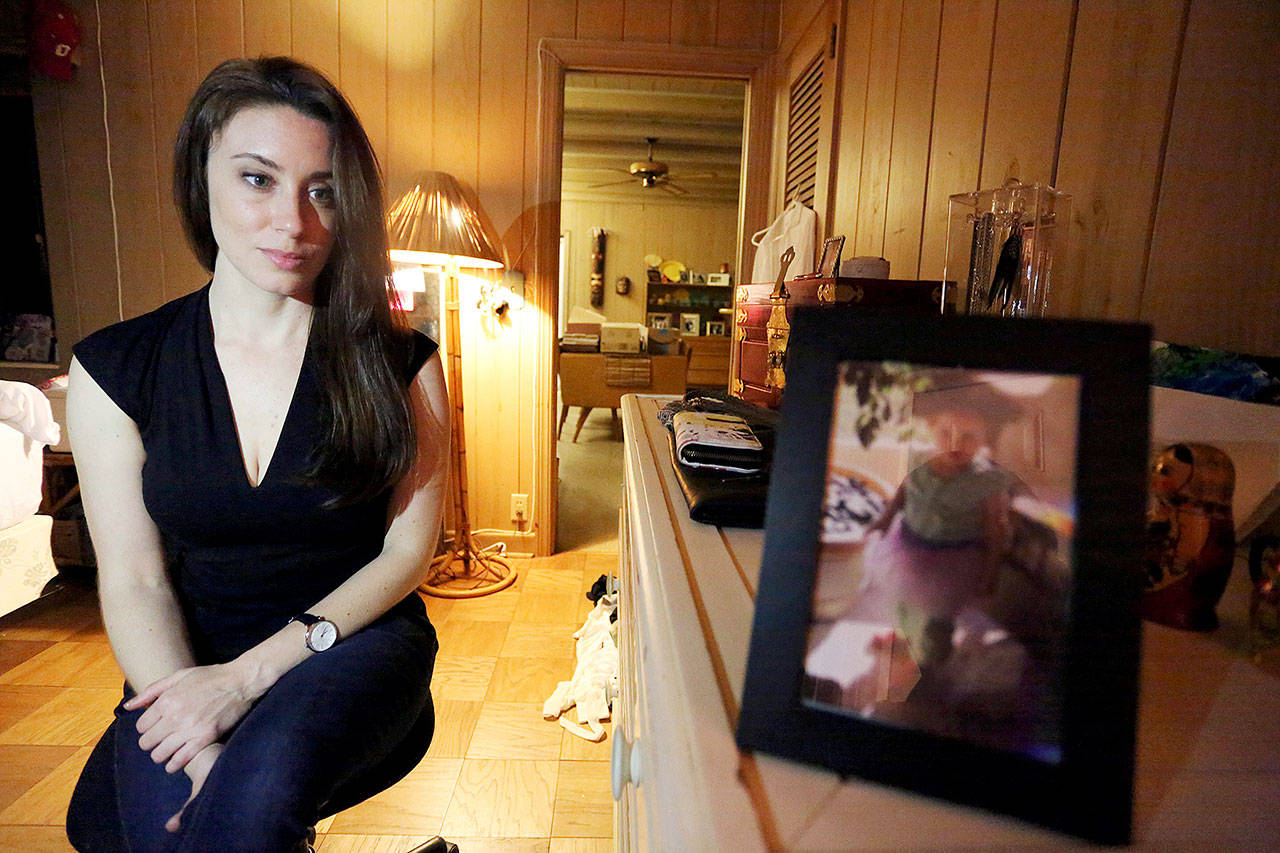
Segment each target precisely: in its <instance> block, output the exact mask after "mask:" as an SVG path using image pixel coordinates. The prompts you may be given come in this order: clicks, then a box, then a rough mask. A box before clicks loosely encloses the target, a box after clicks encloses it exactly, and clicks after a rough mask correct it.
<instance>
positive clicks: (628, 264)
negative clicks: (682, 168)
mask: <svg viewBox="0 0 1280 853" xmlns="http://www.w3.org/2000/svg"><path fill="white" fill-rule="evenodd" d="M597 227H599V228H604V229H605V230H606V232H608V237H607V241H606V245H605V270H604V306H603V307H602V308H593V309H592V310H593V311H598V312H600V313H603V314H604V315H605V316H606V317H608V318H609V321H610V322H613V323H644V322H645V292H646V291H645V264H644V257H645V255H650V254H656V255H658V256H659V257H661V258H662V259H663V260H677V261H680V262H681V263H683V264H684V265H685V266H686V267H688V268H689V269H691V270H693V271H694V272H698V273H709V272H716V271H718V270H719V269H720V264H722V263H727V264H729V265H730V267H731V268H732V266H733V263H734V261H733V259H734V257H735V256H736V254H737V245H736V243H737V237H738V207H737V205H725V204H720V205H714V204H695V203H692V202H688V203H684V202H680V201H678V200H673V201H672V202H647V203H643V204H637V203H635V202H616V201H587V200H582V201H573V200H571V199H568V198H566V199H565V200H564V202H563V204H562V206H561V210H560V232H561V233H562V234H565V233H567V234H568V235H569V236H568V239H569V258H570V261H569V269H568V270H567V276H566V278H567V287H566V291H567V293H566V294H565V295H566V297H567V298H566V299H565V303H566V307H565V316H566V317H567V316H568V310H569V308H572V307H573V306H574V305H581V306H583V307H585V308H590V307H591V302H590V296H591V229H592V228H597ZM623 275H625V276H627V277H628V278H630V279H631V292H630V293H628V294H627V295H625V296H621V295H619V294H618V293H616V292H615V291H614V286H613V283H614V280H615V279H617V278H618V277H619V276H623ZM735 280H736V278H735Z"/></svg>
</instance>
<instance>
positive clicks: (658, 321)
mask: <svg viewBox="0 0 1280 853" xmlns="http://www.w3.org/2000/svg"><path fill="white" fill-rule="evenodd" d="M645 325H646V326H648V327H649V328H650V329H669V328H671V315H670V314H648V315H646V316H645Z"/></svg>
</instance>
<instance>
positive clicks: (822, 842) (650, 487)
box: [613, 396, 1280, 853]
mask: <svg viewBox="0 0 1280 853" xmlns="http://www.w3.org/2000/svg"><path fill="white" fill-rule="evenodd" d="M665 399H666V398H654V397H635V396H628V397H625V398H624V399H623V409H622V412H623V428H624V431H625V434H626V461H625V482H626V485H625V488H626V505H625V507H624V508H623V511H622V519H621V535H620V537H619V552H620V553H619V562H620V573H619V577H620V583H621V592H622V597H621V604H620V608H619V611H620V612H619V629H620V630H619V640H618V644H619V652H620V654H621V664H622V669H621V675H622V678H621V696H620V697H619V698H618V699H616V700H615V702H614V735H613V736H614V744H613V747H614V750H613V759H614V761H613V764H614V766H613V784H614V795H615V799H616V800H617V803H616V810H615V815H616V821H617V827H616V835H617V840H618V848H619V849H620V850H623V851H628V850H649V851H659V852H660V853H665V851H675V850H724V851H732V853H747V851H754V850H770V849H772V850H919V849H948V850H954V849H958V848H968V849H981V850H991V849H996V848H998V849H1002V850H1044V849H1063V848H1071V847H1082V846H1084V845H1083V844H1082V843H1081V842H1078V841H1076V840H1074V839H1071V838H1068V837H1066V836H1062V835H1058V834H1056V833H1053V832H1049V831H1046V830H1043V829H1040V828H1038V827H1035V826H1033V825H1030V824H1026V823H1022V822H1020V821H1017V820H1015V819H1012V818H1007V817H1002V816H999V815H993V814H989V813H986V812H982V811H979V810H977V809H972V808H968V807H961V806H955V805H951V804H949V803H944V802H940V801H937V800H931V799H928V798H925V797H922V796H918V795H915V794H911V793H907V792H904V791H901V790H898V789H895V788H891V787H887V786H883V785H877V784H872V783H868V782H863V781H860V780H857V779H853V780H842V779H841V778H840V777H839V776H837V775H836V774H834V773H831V772H828V771H825V770H822V769H820V768H814V767H809V766H806V765H802V764H797V763H794V762H791V761H787V760H783V759H779V758H773V757H771V756H768V755H763V754H757V755H751V754H742V753H740V752H739V750H738V748H737V746H736V745H735V744H734V740H733V731H734V724H735V721H736V718H737V713H738V708H739V703H740V701H741V697H742V684H743V677H744V674H745V671H746V659H747V646H748V639H749V636H750V632H751V616H752V610H753V606H754V596H755V590H756V583H757V578H758V575H759V568H760V552H761V547H762V545H763V541H764V537H763V534H762V532H761V531H754V530H736V529H730V528H723V529H721V528H717V527H712V526H708V525H704V524H699V523H697V522H694V521H690V520H689V517H688V513H687V511H686V507H685V503H684V499H683V497H682V496H681V494H680V489H679V486H678V485H677V483H676V481H675V477H674V475H673V474H672V472H671V463H670V459H669V451H668V447H667V437H666V432H665V430H664V428H663V427H662V425H661V424H660V423H659V422H658V420H657V417H656V415H657V411H658V408H659V406H660V405H661V403H662V402H664V401H665ZM1247 596H1248V580H1247V577H1246V576H1245V571H1244V566H1243V565H1239V566H1237V568H1236V571H1235V572H1234V573H1233V577H1232V583H1231V587H1230V588H1229V590H1228V593H1227V596H1226V598H1224V600H1223V602H1222V604H1221V606H1220V608H1219V613H1220V615H1221V616H1222V617H1223V627H1222V628H1220V629H1219V630H1218V631H1216V632H1214V633H1213V634H1208V635H1200V634H1188V633H1182V632H1178V631H1174V630H1172V629H1168V628H1163V627H1161V626H1157V625H1147V626H1145V628H1144V634H1143V639H1144V647H1145V656H1144V663H1143V668H1142V685H1141V689H1142V693H1141V710H1140V725H1139V737H1138V742H1139V747H1138V782H1137V791H1136V797H1135V799H1136V805H1135V816H1134V836H1135V838H1136V840H1137V846H1138V847H1140V848H1144V849H1152V850H1170V849H1178V850H1189V849H1190V850H1222V849H1239V850H1254V849H1267V848H1269V849H1276V848H1277V846H1278V845H1280V666H1277V663H1276V658H1271V659H1270V661H1269V662H1268V664H1267V665H1265V666H1260V665H1257V664H1255V663H1253V662H1251V661H1249V660H1248V659H1247V658H1245V657H1244V656H1243V655H1242V654H1241V653H1239V652H1238V651H1237V646H1238V643H1239V641H1240V638H1241V635H1242V631H1243V622H1244V613H1245V602H1246V601H1247ZM979 783H980V780H975V784H979Z"/></svg>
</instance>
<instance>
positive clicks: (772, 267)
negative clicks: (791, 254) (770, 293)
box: [751, 201, 818, 284]
mask: <svg viewBox="0 0 1280 853" xmlns="http://www.w3.org/2000/svg"><path fill="white" fill-rule="evenodd" d="M817 233H818V214H816V213H814V211H813V209H812V208H809V207H805V206H804V205H803V204H801V203H800V202H798V201H793V202H791V203H790V204H788V205H787V207H786V209H785V210H783V211H782V213H781V214H779V216H778V218H777V219H775V220H773V222H772V223H771V224H770V225H769V227H768V228H765V229H763V230H761V231H757V232H756V233H755V234H753V235H751V245H753V246H756V247H757V248H756V258H755V265H754V266H753V267H752V270H751V281H752V283H755V284H766V283H769V284H772V283H773V282H775V281H777V280H778V271H779V269H780V266H779V261H778V259H779V258H781V257H782V253H783V252H785V251H786V250H787V248H788V247H791V248H794V249H795V250H796V256H795V260H793V261H792V262H791V265H790V266H788V267H787V278H786V280H787V281H791V280H792V279H793V278H795V277H796V276H798V275H804V274H805V273H811V272H813V270H814V248H815V246H816V245H817Z"/></svg>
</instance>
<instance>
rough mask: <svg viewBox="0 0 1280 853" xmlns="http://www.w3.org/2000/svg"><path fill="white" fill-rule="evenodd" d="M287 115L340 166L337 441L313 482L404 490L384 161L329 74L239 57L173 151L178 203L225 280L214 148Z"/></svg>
mask: <svg viewBox="0 0 1280 853" xmlns="http://www.w3.org/2000/svg"><path fill="white" fill-rule="evenodd" d="M263 105H283V106H288V107H292V108H293V109H295V110H297V111H298V112H300V113H302V114H303V115H305V116H309V117H311V118H314V119H316V120H318V121H321V122H324V124H325V125H326V126H327V127H328V128H329V135H330V139H331V141H332V142H331V144H332V158H333V185H334V201H335V211H334V244H333V250H332V251H331V253H330V255H329V260H328V263H327V264H326V265H325V267H324V269H323V270H322V271H321V272H320V275H319V277H318V278H317V279H316V285H315V314H314V317H313V319H312V325H311V337H310V340H309V342H308V347H309V348H310V349H311V352H312V356H313V357H314V359H315V361H316V364H317V366H318V368H319V371H318V372H319V377H320V385H321V389H322V394H323V398H324V406H323V412H322V414H323V416H324V420H325V426H326V430H327V440H326V441H325V442H324V443H323V445H322V447H321V448H320V449H319V451H318V453H317V456H316V458H315V459H314V461H313V465H312V467H311V468H310V470H309V471H308V472H307V478H308V479H309V480H311V481H312V482H316V483H318V484H320V485H323V486H326V487H328V488H331V489H334V490H335V491H337V492H338V493H339V494H340V495H341V496H342V497H341V499H340V500H339V501H338V502H339V503H350V502H355V501H359V500H363V499H367V498H370V497H373V496H374V495H377V494H380V493H381V492H382V491H383V490H384V489H386V488H388V487H389V486H391V485H394V484H395V483H396V482H397V481H398V480H399V479H400V478H401V477H402V476H404V474H405V473H407V472H408V470H409V468H410V466H411V465H412V464H413V458H414V453H415V450H416V444H415V439H414V425H413V417H412V414H411V412H410V408H409V401H408V392H407V389H406V387H405V383H404V380H403V374H404V371H405V369H406V368H407V366H408V364H409V358H410V354H409V348H410V346H411V339H410V336H409V333H408V331H407V330H406V328H405V327H404V325H403V321H401V320H400V319H399V318H398V317H397V316H396V315H395V314H394V312H392V311H391V308H390V303H389V301H388V297H387V276H388V275H389V274H390V272H391V267H390V261H389V260H388V258H387V232H386V226H385V223H384V219H383V200H382V178H381V173H380V170H379V168H378V158H377V155H375V154H374V151H373V146H372V145H371V144H370V142H369V137H368V136H367V135H366V134H365V132H364V128H363V127H361V125H360V120H359V119H358V118H357V117H356V114H355V111H354V110H353V109H352V108H351V105H350V104H349V103H347V100H346V98H344V97H343V96H342V93H341V92H339V91H338V89H337V88H336V87H335V86H334V85H333V84H332V83H330V82H329V81H328V80H327V79H326V78H325V77H324V75H323V74H321V73H320V72H319V71H316V70H315V69H314V68H311V67H310V66H308V65H304V64H303V63H301V62H298V61H297V60H294V59H290V58H288V57H283V56H273V57H262V58H259V59H230V60H227V61H226V62H223V63H222V64H221V65H219V66H218V67H216V68H214V69H213V70H212V71H211V72H209V76H207V77H205V79H204V82H202V83H201V84H200V87H199V88H198V89H196V93H195V95H193V96H192V98H191V103H190V104H188V105H187V113H186V116H185V117H184V118H183V120H182V125H181V127H179V129H178V138H177V141H176V142H175V143H174V151H173V196H174V201H175V202H176V204H177V206H178V212H179V214H180V215H181V218H182V226H183V229H184V230H185V231H186V234H187V240H188V242H190V244H191V248H192V249H193V250H194V251H195V254H196V258H197V259H198V260H199V261H200V263H201V264H203V265H204V267H205V268H206V269H208V270H210V271H212V270H213V266H214V261H215V259H216V258H217V255H218V245H217V243H216V242H215V241H214V238H213V228H212V226H211V225H210V220H209V180H208V170H207V165H208V157H209V148H210V146H211V145H212V143H213V140H214V137H215V135H216V134H217V133H218V132H219V131H220V130H221V129H222V128H223V127H224V126H225V125H226V123H227V122H228V121H230V120H231V117H232V116H234V115H235V114H236V113H237V112H239V111H240V110H242V109H245V108H246V107H253V106H263Z"/></svg>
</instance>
